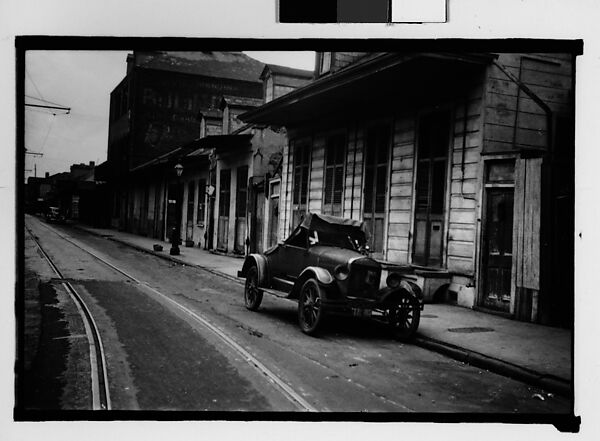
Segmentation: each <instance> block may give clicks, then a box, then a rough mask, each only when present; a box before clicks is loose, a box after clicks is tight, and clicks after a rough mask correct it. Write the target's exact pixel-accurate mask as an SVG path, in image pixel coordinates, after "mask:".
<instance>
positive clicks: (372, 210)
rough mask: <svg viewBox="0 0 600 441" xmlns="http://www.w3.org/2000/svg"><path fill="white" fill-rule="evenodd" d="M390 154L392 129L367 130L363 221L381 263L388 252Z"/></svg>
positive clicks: (383, 127)
mask: <svg viewBox="0 0 600 441" xmlns="http://www.w3.org/2000/svg"><path fill="white" fill-rule="evenodd" d="M389 150H390V126H389V125H387V124H382V125H379V126H375V127H372V128H370V129H369V130H367V139H366V145H365V184H364V204H363V206H364V212H363V220H364V223H365V226H366V227H367V230H368V231H369V242H368V244H369V248H370V249H371V251H372V252H373V257H375V258H377V259H382V258H383V253H384V248H385V247H384V237H385V236H384V229H385V209H386V199H387V187H388V165H389Z"/></svg>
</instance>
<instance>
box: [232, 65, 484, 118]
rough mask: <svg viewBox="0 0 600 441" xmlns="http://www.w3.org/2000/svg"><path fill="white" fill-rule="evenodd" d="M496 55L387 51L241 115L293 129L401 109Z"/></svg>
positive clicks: (466, 74) (456, 81) (444, 86)
mask: <svg viewBox="0 0 600 441" xmlns="http://www.w3.org/2000/svg"><path fill="white" fill-rule="evenodd" d="M495 58H496V55H494V54H488V53H485V54H467V53H465V54H451V53H416V54H399V53H384V54H382V55H378V56H375V57H373V58H371V59H369V60H367V61H364V62H362V63H358V64H355V65H352V66H351V67H348V68H346V69H343V70H341V71H339V72H337V73H335V74H333V75H330V76H324V77H322V78H320V79H318V80H316V81H315V82H313V83H310V84H309V85H307V86H305V87H302V88H300V89H297V90H295V91H292V92H290V93H288V94H286V95H284V96H282V97H280V98H277V99H275V100H273V101H271V102H269V103H267V104H265V105H263V106H261V107H258V108H256V109H254V110H251V111H249V112H246V113H244V114H242V115H240V117H239V118H240V119H241V120H243V121H245V122H251V123H261V124H277V125H290V124H292V125H294V124H298V123H301V122H303V121H308V120H316V119H318V118H319V117H321V116H324V115H332V114H335V113H336V112H344V113H348V112H352V111H354V112H357V113H358V112H364V111H365V110H367V109H369V110H370V109H373V108H374V107H375V106H378V107H379V106H382V105H383V106H399V105H402V103H405V102H407V101H415V100H419V99H420V97H422V96H423V95H431V94H434V93H436V92H438V91H446V92H448V86H449V85H452V84H458V83H459V82H460V81H462V80H464V79H465V77H467V76H469V75H470V74H472V73H474V72H477V71H480V69H481V66H484V65H486V64H489V63H490V62H491V61H492V60H493V59H495Z"/></svg>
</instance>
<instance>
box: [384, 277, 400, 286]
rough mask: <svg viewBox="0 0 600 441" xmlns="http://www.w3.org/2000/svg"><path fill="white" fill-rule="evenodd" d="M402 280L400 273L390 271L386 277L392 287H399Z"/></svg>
mask: <svg viewBox="0 0 600 441" xmlns="http://www.w3.org/2000/svg"><path fill="white" fill-rule="evenodd" d="M401 282H402V277H400V274H398V273H390V274H389V275H388V276H387V279H385V283H386V284H387V286H389V287H390V288H398V287H399V286H400V283H401Z"/></svg>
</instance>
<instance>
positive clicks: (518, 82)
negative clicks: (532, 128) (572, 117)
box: [492, 58, 552, 153]
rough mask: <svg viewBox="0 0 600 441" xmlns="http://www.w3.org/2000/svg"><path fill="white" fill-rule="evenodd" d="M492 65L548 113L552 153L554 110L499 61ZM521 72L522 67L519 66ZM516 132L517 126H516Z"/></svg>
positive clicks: (548, 143) (547, 124) (549, 145)
mask: <svg viewBox="0 0 600 441" xmlns="http://www.w3.org/2000/svg"><path fill="white" fill-rule="evenodd" d="M492 63H494V65H495V66H496V67H497V68H498V69H500V70H501V71H502V72H503V73H504V75H506V76H507V77H508V78H509V79H510V80H511V81H512V82H513V83H515V84H516V85H517V86H518V87H519V89H521V90H522V91H523V92H525V94H526V95H527V96H528V97H529V98H531V99H532V100H533V101H534V102H535V103H536V104H537V105H538V106H540V107H541V108H542V110H543V111H544V113H546V131H547V137H546V144H547V145H546V147H547V149H546V152H547V153H550V152H551V149H552V109H550V107H549V106H548V104H546V103H545V102H544V101H543V100H542V99H541V98H540V97H539V96H537V95H536V94H535V92H533V91H532V90H531V89H530V88H529V87H527V85H526V84H525V83H523V82H522V81H521V80H520V79H519V78H517V77H515V76H514V75H513V74H512V73H511V72H509V71H508V70H507V69H506V67H504V66H503V65H502V64H500V63H499V62H498V60H493V61H492ZM522 63H523V58H521V64H522ZM519 71H521V66H519ZM515 132H516V126H515Z"/></svg>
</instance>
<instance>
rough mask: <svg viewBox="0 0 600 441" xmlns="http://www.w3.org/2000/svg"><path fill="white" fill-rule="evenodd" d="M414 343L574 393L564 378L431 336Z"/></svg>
mask: <svg viewBox="0 0 600 441" xmlns="http://www.w3.org/2000/svg"><path fill="white" fill-rule="evenodd" d="M413 343H414V344H416V345H417V346H420V347H422V348H424V349H428V350H431V351H434V352H438V353H440V354H443V355H446V356H447V357H450V358H453V359H455V360H457V361H460V362H463V363H466V364H469V365H471V366H476V367H479V368H482V369H485V370H488V371H490V372H493V373H496V374H499V375H502V376H505V377H509V378H512V379H513V380H518V381H522V382H524V383H527V384H530V385H532V386H537V387H540V388H542V389H546V390H548V391H550V392H554V393H557V394H560V395H562V396H565V397H570V396H571V395H572V388H571V383H570V382H569V381H567V380H564V379H562V378H558V377H554V376H550V375H547V374H543V373H540V372H537V371H534V370H531V369H527V368H524V367H521V366H518V365H515V364H512V363H509V362H507V361H503V360H500V359H497V358H494V357H490V356H488V355H484V354H481V353H479V352H476V351H471V350H469V349H465V348H461V347H458V346H454V345H452V344H450V343H446V342H443V341H440V340H436V339H433V338H429V337H424V336H417V337H415V338H414V341H413Z"/></svg>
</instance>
